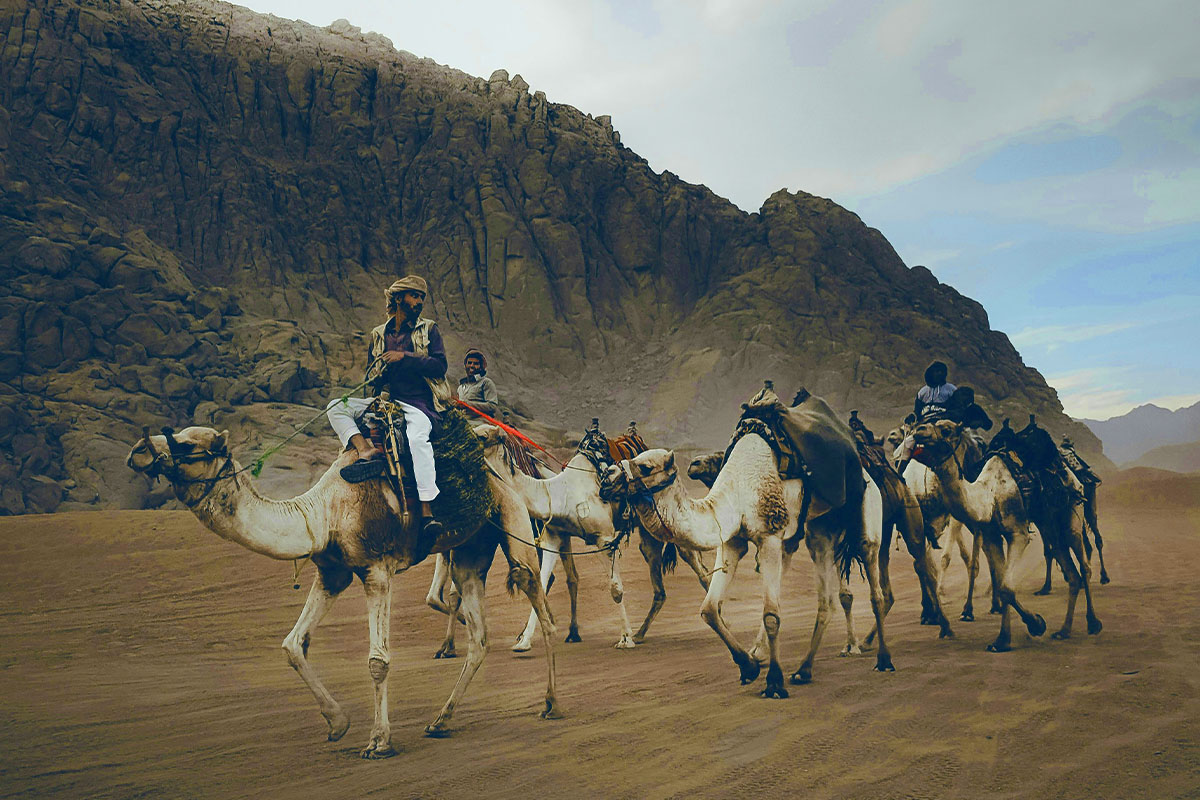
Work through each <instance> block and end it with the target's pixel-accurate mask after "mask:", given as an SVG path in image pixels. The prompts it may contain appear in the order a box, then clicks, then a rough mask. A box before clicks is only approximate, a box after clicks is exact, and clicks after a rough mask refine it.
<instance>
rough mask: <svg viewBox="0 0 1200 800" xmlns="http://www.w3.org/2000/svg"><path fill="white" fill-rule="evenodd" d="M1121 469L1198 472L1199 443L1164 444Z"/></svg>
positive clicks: (1199, 461)
mask: <svg viewBox="0 0 1200 800" xmlns="http://www.w3.org/2000/svg"><path fill="white" fill-rule="evenodd" d="M1122 467H1123V468H1126V469H1128V468H1130V467H1154V468H1156V469H1169V470H1171V471H1173V472H1184V473H1187V472H1200V441H1197V442H1187V443H1186V444H1164V445H1163V446H1161V447H1156V448H1154V449H1153V450H1150V451H1147V452H1145V453H1142V455H1141V456H1140V457H1139V458H1138V459H1137V460H1136V461H1133V462H1131V463H1129V464H1124V465H1122Z"/></svg>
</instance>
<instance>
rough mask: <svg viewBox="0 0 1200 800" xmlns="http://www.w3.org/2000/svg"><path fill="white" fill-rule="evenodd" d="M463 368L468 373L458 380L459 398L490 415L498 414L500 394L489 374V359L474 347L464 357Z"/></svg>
mask: <svg viewBox="0 0 1200 800" xmlns="http://www.w3.org/2000/svg"><path fill="white" fill-rule="evenodd" d="M463 368H464V369H466V371H467V375H466V377H465V378H462V379H461V380H459V382H458V399H459V400H462V401H463V402H465V403H470V404H471V406H472V407H473V408H477V409H479V410H480V411H482V412H483V413H484V414H487V415H488V416H491V417H494V416H496V412H497V411H499V410H500V395H499V393H497V392H496V384H495V382H493V381H492V379H491V378H489V377H488V376H487V359H486V358H485V357H484V355H483V353H482V352H480V351H479V350H476V349H475V348H474V347H472V348H471V349H470V350H468V351H467V354H466V356H464V357H463Z"/></svg>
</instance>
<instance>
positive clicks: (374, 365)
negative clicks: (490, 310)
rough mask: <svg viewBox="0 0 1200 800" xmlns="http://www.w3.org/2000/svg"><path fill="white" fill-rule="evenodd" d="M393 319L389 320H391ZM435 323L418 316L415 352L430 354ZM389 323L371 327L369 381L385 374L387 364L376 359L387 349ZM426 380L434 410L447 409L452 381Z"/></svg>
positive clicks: (426, 355) (450, 396) (421, 354)
mask: <svg viewBox="0 0 1200 800" xmlns="http://www.w3.org/2000/svg"><path fill="white" fill-rule="evenodd" d="M390 321H391V320H388V322H390ZM435 324H436V323H434V321H433V320H431V319H426V318H425V317H418V318H417V324H416V326H415V327H413V332H412V346H413V352H414V353H415V354H417V355H419V356H422V357H428V356H429V332H430V331H431V330H433V326H434V325H435ZM387 326H388V323H387V322H384V323H383V324H382V325H380V326H378V327H376V328H372V329H371V346H370V348H369V349H368V350H367V375H366V379H367V380H368V381H373V380H375V379H376V378H378V377H379V376H380V375H382V374H383V368H384V367H385V366H387V365H386V364H385V362H383V361H376V360H375V358H376V356H378V355H380V354H382V353H383V351H384V350H386V349H387V347H386V345H385V344H384V338H383V336H384V331H385V330H386V329H387ZM425 382H426V383H427V384H429V389H430V391H431V392H432V393H433V409H434V411H439V412H441V411H445V410H446V409H447V408H448V407H449V406H450V402H451V398H452V397H453V393H452V392H451V390H450V382H449V381H447V380H446V379H445V377H441V378H426V379H425Z"/></svg>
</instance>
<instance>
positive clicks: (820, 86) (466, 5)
mask: <svg viewBox="0 0 1200 800" xmlns="http://www.w3.org/2000/svg"><path fill="white" fill-rule="evenodd" d="M243 4H244V5H246V6H248V7H250V8H252V9H254V10H255V11H260V12H264V13H271V14H275V15H277V16H280V17H286V18H289V19H303V20H305V21H307V22H311V23H313V24H315V25H320V26H324V25H328V24H329V23H330V22H332V21H333V20H334V19H335V18H345V19H348V20H349V21H350V22H351V23H352V24H354V25H357V26H359V27H360V28H362V29H363V30H364V31H375V32H378V33H381V34H383V35H384V36H387V37H388V38H389V39H391V40H392V42H393V44H394V45H395V46H396V47H397V48H399V49H403V50H407V51H409V52H411V53H414V54H416V55H418V56H424V57H429V58H432V59H433V60H434V61H437V62H438V63H441V64H447V65H449V66H452V67H455V68H457V69H460V70H463V71H464V72H468V73H470V74H473V75H479V76H482V77H488V76H489V75H491V73H492V72H493V71H494V70H496V69H506V70H507V71H508V72H509V74H510V75H516V74H520V75H521V76H522V77H523V78H524V79H525V80H526V81H527V82H528V83H529V84H530V91H538V90H540V91H544V92H545V93H546V95H547V98H548V99H549V100H550V101H551V102H556V103H566V104H569V105H573V106H575V107H577V108H579V109H581V110H583V111H585V112H587V113H590V114H592V115H593V116H599V115H601V114H609V115H611V116H612V121H613V127H614V128H616V129H617V130H618V131H619V132H620V134H621V141H622V143H623V144H625V145H626V146H627V147H629V148H631V149H632V150H634V151H635V152H637V153H638V154H639V155H641V156H642V157H644V158H646V159H647V161H648V162H649V163H650V166H651V167H652V168H653V169H655V170H656V171H662V170H670V171H671V172H673V173H675V174H676V175H678V176H680V177H681V178H682V179H683V180H686V181H688V182H690V183H702V184H705V185H706V186H708V187H709V188H710V189H712V190H713V191H714V192H716V193H717V194H718V195H721V196H723V197H727V198H729V199H730V200H731V201H733V202H734V203H735V204H737V205H738V206H739V207H741V208H742V209H744V210H746V211H757V210H758V209H759V208H760V207H761V205H762V203H763V201H764V200H765V199H766V198H767V197H768V196H769V195H771V194H772V193H773V192H775V191H777V190H778V189H780V188H788V189H790V190H792V191H795V190H803V191H806V192H810V193H812V194H816V195H821V196H824V197H829V198H831V199H832V200H834V201H835V202H837V203H839V204H840V205H842V206H844V207H846V208H848V209H850V210H851V211H854V212H855V213H857V214H858V215H859V216H860V217H861V218H862V219H863V221H864V222H866V223H867V224H868V225H870V226H871V227H874V228H878V229H879V230H880V231H882V232H883V234H884V235H885V236H886V237H887V238H888V240H889V241H890V242H891V243H892V245H893V246H894V247H895V248H896V250H897V252H898V253H899V254H900V257H901V258H902V259H903V260H904V262H905V263H906V264H908V265H909V266H915V265H918V264H922V265H925V266H927V267H929V269H931V270H932V271H933V273H934V274H935V275H937V277H938V278H939V279H940V280H942V281H944V282H946V283H949V284H950V285H952V286H954V287H955V288H956V289H958V290H959V291H960V292H962V293H963V294H966V295H968V296H970V297H973V298H975V299H976V300H978V301H979V302H981V303H982V304H983V306H984V308H986V309H987V311H988V315H989V319H990V321H991V324H992V327H993V328H995V329H997V330H1002V331H1004V332H1005V333H1007V334H1008V336H1009V338H1010V339H1011V340H1012V342H1013V344H1014V345H1015V346H1016V347H1017V349H1018V350H1019V351H1020V353H1021V355H1022V357H1023V358H1024V360H1025V363H1026V364H1028V365H1030V366H1033V367H1035V368H1037V369H1038V370H1039V371H1040V372H1041V373H1042V374H1043V375H1044V376H1045V377H1046V379H1047V381H1048V382H1049V383H1050V385H1051V386H1053V387H1055V388H1056V389H1057V390H1058V393H1059V397H1060V399H1061V400H1062V402H1063V405H1064V407H1065V409H1066V411H1067V413H1068V414H1071V415H1072V416H1075V417H1087V418H1093V419H1107V418H1109V417H1112V416H1116V415H1119V414H1123V413H1125V412H1127V411H1129V410H1130V409H1132V408H1133V407H1135V406H1138V405H1142V404H1144V403H1155V404H1156V405H1160V406H1163V407H1165V408H1169V409H1175V408H1178V407H1181V406H1185V405H1190V404H1192V403H1194V402H1197V401H1200V55H1198V53H1200V47H1197V46H1196V39H1197V34H1198V32H1200V2H1196V0H1184V2H1166V1H1162V2H1159V1H1157V0H1142V1H1141V2H1137V3H1131V2H1128V1H1127V0H1121V2H1115V1H1114V0H1094V2H1055V0H1038V2H1025V1H1024V0H1009V2H1005V3H984V2H962V0H895V1H894V2H893V1H889V0H880V1H876V0H813V1H812V2H785V1H784V0H642V1H641V2H634V0H509V2H505V3H497V2H495V0H492V1H491V2H481V1H479V0H464V2H454V0H443V2H441V3H430V2H428V0H423V2H407V1H406V0H386V1H383V0H377V1H376V2H369V0H340V2H338V3H336V4H330V3H327V2H322V1H318V0H244V2H243ZM913 377H914V382H915V383H919V382H920V376H913ZM953 377H954V376H952V379H953ZM961 377H962V378H968V379H969V376H961ZM964 382H965V381H964Z"/></svg>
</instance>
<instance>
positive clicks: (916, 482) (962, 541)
mask: <svg viewBox="0 0 1200 800" xmlns="http://www.w3.org/2000/svg"><path fill="white" fill-rule="evenodd" d="M914 427H915V423H913V424H909V423H908V422H904V423H901V425H900V427H898V428H894V429H892V430H891V431H890V432H889V433H888V435H887V436H886V437H885V439H884V441H885V443H887V444H889V445H891V446H892V448H893V463H895V458H894V456H895V452H896V450H897V449H898V448H899V446H900V443H901V442H902V441H904V438H905V437H906V436H908V435H909V434H911V433H912V431H913V428H914ZM961 448H962V452H961V453H960V455H959V460H960V463H968V462H969V461H970V460H972V459H976V458H982V457H983V452H982V449H981V446H980V444H979V442H978V441H976V440H975V439H974V438H972V437H964V439H963V442H962V445H961ZM896 466H897V467H898V468H899V467H900V466H901V465H899V464H897V465H896ZM903 468H904V483H905V485H906V486H907V487H908V490H909V492H911V493H912V495H913V497H915V498H916V499H917V503H918V504H919V505H920V507H921V516H922V517H923V518H924V524H925V537H926V538H927V539H930V538H932V539H936V541H937V543H938V546H939V547H940V548H941V550H942V557H941V560H940V562H938V561H937V560H936V559H935V563H936V564H937V567H938V569H937V574H936V581H935V583H936V585H937V593H938V599H939V601H940V604H941V605H942V606H943V607H945V606H946V605H947V602H948V601H947V596H946V583H945V581H946V572H947V571H948V570H949V569H950V564H951V563H952V561H953V560H954V552H955V550H957V551H958V553H959V554H960V556H961V557H962V562H963V566H964V567H965V568H966V570H967V599H966V602H965V603H964V604H963V609H962V612H961V613H960V614H959V619H960V620H961V621H962V622H974V621H975V604H974V599H975V580H976V578H977V577H978V575H979V556H980V539H979V537H978V536H975V535H973V534H970V530H969V529H968V528H967V526H965V525H964V524H963V523H961V522H959V521H958V520H957V519H955V518H954V516H953V515H951V513H950V509H949V506H948V505H947V504H946V499H945V497H944V496H943V493H942V485H941V483H940V482H939V481H938V478H937V475H935V474H934V473H933V472H932V470H930V469H929V468H928V467H926V466H925V465H924V464H922V463H921V462H920V461H917V460H915V459H914V460H912V461H910V462H908V464H907V465H906V466H904V467H903ZM968 534H970V540H971V546H970V547H969V548H968V547H967V544H966V539H967V536H968ZM993 578H994V576H993ZM994 583H995V581H994V580H993V584H994ZM1000 611H1001V605H1000V601H999V600H998V599H997V598H996V596H995V593H993V594H992V608H991V613H993V614H999V613H1000Z"/></svg>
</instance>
